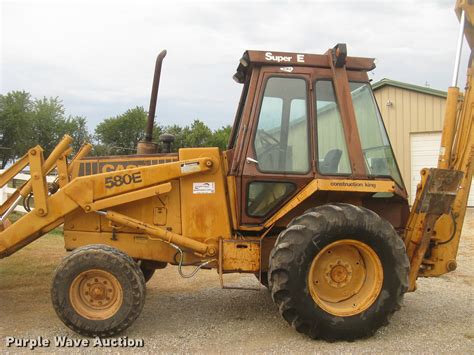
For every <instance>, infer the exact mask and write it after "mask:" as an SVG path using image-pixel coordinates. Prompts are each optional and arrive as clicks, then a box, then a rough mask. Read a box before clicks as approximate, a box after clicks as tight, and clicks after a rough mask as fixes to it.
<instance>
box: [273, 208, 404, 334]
mask: <svg viewBox="0 0 474 355" xmlns="http://www.w3.org/2000/svg"><path fill="white" fill-rule="evenodd" d="M331 253H332V254H331ZM408 269H409V262H408V257H407V255H406V251H405V246H404V243H403V241H402V239H401V238H400V237H399V236H398V235H397V233H396V232H395V230H394V229H393V227H392V225H391V224H390V223H388V222H387V221H385V220H384V219H382V218H380V217H379V216H378V215H377V214H375V213H374V212H372V211H370V210H368V209H365V208H362V207H356V206H353V205H349V204H344V203H338V204H330V205H324V206H321V207H316V208H313V209H310V210H308V211H306V212H305V213H304V214H303V215H301V216H300V217H297V218H295V219H294V220H293V221H292V222H291V223H290V224H289V226H288V228H287V229H286V230H284V231H283V232H281V233H280V235H279V237H278V239H277V241H276V243H275V247H274V248H273V250H272V252H271V254H270V269H269V273H270V278H269V282H270V290H271V294H272V298H273V301H274V302H275V304H276V305H277V307H278V309H279V311H280V313H281V315H282V316H283V318H284V319H285V320H286V321H287V322H288V323H289V324H290V325H291V326H292V327H293V328H295V329H296V330H297V331H298V332H300V333H304V334H307V335H308V336H310V337H312V338H318V339H324V340H327V341H335V340H349V341H352V340H354V339H357V338H364V337H368V336H371V335H373V334H374V332H375V331H376V330H377V329H378V328H380V327H381V326H383V325H386V324H388V321H389V318H390V317H391V315H392V314H393V312H395V311H396V310H398V309H400V307H401V301H402V298H403V294H404V293H405V292H406V291H407V289H408Z"/></svg>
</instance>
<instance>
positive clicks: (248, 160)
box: [245, 157, 258, 164]
mask: <svg viewBox="0 0 474 355" xmlns="http://www.w3.org/2000/svg"><path fill="white" fill-rule="evenodd" d="M245 161H246V162H247V164H250V163H254V164H258V160H255V159H252V158H249V157H247V158H246V159H245Z"/></svg>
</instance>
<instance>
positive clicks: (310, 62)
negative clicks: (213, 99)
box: [234, 44, 375, 84]
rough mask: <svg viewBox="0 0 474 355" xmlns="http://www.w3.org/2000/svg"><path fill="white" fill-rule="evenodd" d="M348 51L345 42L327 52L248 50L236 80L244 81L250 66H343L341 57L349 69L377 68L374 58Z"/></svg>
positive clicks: (240, 64)
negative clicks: (332, 62) (351, 54)
mask: <svg viewBox="0 0 474 355" xmlns="http://www.w3.org/2000/svg"><path fill="white" fill-rule="evenodd" d="M346 53H347V52H346V45H345V44H337V45H336V46H335V47H334V48H332V49H329V50H328V51H327V52H326V53H325V54H309V53H291V52H275V51H254V50H247V51H245V52H244V54H243V55H242V58H240V61H239V65H238V67H237V72H236V73H235V75H234V80H235V81H237V82H238V83H240V84H242V83H244V82H245V78H246V76H247V74H248V73H249V72H250V68H252V67H255V66H263V65H275V66H301V67H314V68H331V66H332V64H331V61H334V63H335V64H336V66H341V65H340V64H341V57H342V60H343V62H342V65H345V67H346V69H347V70H355V71H370V70H373V69H374V68H375V59H374V58H362V57H347V56H346ZM336 61H337V63H336ZM338 64H339V65H338Z"/></svg>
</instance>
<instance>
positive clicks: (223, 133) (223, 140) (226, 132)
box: [210, 125, 232, 150]
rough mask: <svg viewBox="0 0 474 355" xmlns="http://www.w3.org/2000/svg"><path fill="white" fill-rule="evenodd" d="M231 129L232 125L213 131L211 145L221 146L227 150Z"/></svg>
mask: <svg viewBox="0 0 474 355" xmlns="http://www.w3.org/2000/svg"><path fill="white" fill-rule="evenodd" d="M231 130H232V127H231V126H230V125H227V126H225V127H221V128H219V129H216V130H215V131H214V132H213V133H212V137H211V142H210V145H211V146H212V147H219V148H220V149H221V150H226V149H227V144H228V143H229V137H230V132H231Z"/></svg>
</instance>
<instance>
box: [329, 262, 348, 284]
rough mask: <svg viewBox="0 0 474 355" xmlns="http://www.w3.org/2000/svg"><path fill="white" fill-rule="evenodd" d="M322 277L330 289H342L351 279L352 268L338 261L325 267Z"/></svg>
mask: <svg viewBox="0 0 474 355" xmlns="http://www.w3.org/2000/svg"><path fill="white" fill-rule="evenodd" d="M324 277H325V280H326V282H327V283H328V284H329V285H330V286H331V287H335V288H341V287H344V286H346V285H347V284H348V283H349V282H350V281H351V279H352V267H351V265H350V264H349V263H348V262H346V261H344V260H341V259H338V260H337V261H336V264H329V265H328V266H327V267H326V270H325V274H324Z"/></svg>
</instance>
